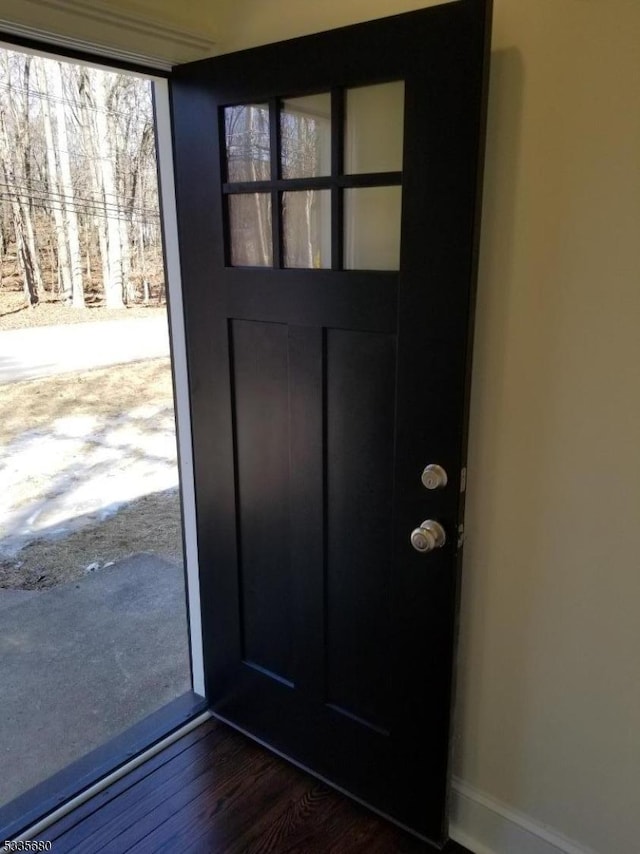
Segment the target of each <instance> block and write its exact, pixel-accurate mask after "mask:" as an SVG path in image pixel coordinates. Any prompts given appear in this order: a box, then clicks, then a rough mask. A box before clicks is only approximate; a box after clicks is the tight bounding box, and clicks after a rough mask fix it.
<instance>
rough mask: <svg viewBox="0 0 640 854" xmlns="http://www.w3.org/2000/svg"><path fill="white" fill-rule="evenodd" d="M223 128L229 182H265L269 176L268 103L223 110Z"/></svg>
mask: <svg viewBox="0 0 640 854" xmlns="http://www.w3.org/2000/svg"><path fill="white" fill-rule="evenodd" d="M224 127H225V139H226V153H227V180H228V181H232V182H233V181H268V180H269V178H270V177H271V165H270V164H271V161H270V148H269V106H268V104H241V105H239V106H235V107H226V108H225V111H224Z"/></svg>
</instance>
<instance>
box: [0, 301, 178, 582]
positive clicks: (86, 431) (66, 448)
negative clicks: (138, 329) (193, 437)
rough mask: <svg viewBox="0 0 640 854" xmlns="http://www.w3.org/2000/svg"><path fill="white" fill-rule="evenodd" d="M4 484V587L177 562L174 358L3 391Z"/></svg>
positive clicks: (0, 542) (0, 529)
mask: <svg viewBox="0 0 640 854" xmlns="http://www.w3.org/2000/svg"><path fill="white" fill-rule="evenodd" d="M38 311H39V309H35V310H34V311H33V312H31V311H29V313H33V314H35V313H37V312H38ZM65 311H66V312H69V311H71V310H70V309H65ZM89 311H90V310H89ZM120 316H121V315H120ZM55 322H57V323H59V322H60V321H59V320H56V321H55ZM0 479H1V480H2V483H3V490H2V493H1V494H0V588H13V589H23V590H39V589H44V588H48V587H53V586H56V585H57V584H60V583H63V582H66V581H71V580H74V579H78V578H82V577H84V576H85V575H86V574H87V573H90V572H99V571H100V569H101V568H103V567H105V566H109V565H110V564H111V563H113V562H115V561H116V560H118V559H120V558H123V557H126V556H127V555H130V554H135V553H138V552H151V553H154V554H158V555H161V556H162V557H166V558H169V559H170V560H173V561H177V562H180V561H181V560H182V540H181V536H182V535H181V519H180V502H179V493H178V473H177V461H176V445H175V424H174V409H173V391H172V382H171V371H170V364H169V360H168V359H154V360H148V361H144V362H136V363H132V364H129V365H118V366H115V367H111V368H103V369H99V370H94V371H87V372H84V373H77V374H67V375H64V376H56V377H47V378H43V379H37V380H30V381H28V382H18V383H12V384H8V385H4V386H2V388H1V389H0Z"/></svg>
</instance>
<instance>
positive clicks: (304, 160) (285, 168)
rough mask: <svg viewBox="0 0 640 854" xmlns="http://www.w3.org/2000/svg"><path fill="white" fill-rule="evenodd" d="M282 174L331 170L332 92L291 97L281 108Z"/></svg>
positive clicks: (293, 175) (312, 174) (300, 175)
mask: <svg viewBox="0 0 640 854" xmlns="http://www.w3.org/2000/svg"><path fill="white" fill-rule="evenodd" d="M280 135H281V146H282V177H283V178H313V177H316V176H318V175H329V174H330V173H331V94H330V93H329V92H323V93H321V94H319V95H308V96H306V97H304V98H290V99H289V100H286V101H284V102H283V105H282V109H281V112H280Z"/></svg>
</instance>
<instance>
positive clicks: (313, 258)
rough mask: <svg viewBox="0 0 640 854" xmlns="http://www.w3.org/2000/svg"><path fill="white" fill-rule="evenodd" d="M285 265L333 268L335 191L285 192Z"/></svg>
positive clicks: (283, 217)
mask: <svg viewBox="0 0 640 854" xmlns="http://www.w3.org/2000/svg"><path fill="white" fill-rule="evenodd" d="M282 220H283V226H284V263H285V267H305V268H311V269H313V268H315V269H318V268H328V267H331V191H330V190H302V191H300V192H295V193H283V194H282Z"/></svg>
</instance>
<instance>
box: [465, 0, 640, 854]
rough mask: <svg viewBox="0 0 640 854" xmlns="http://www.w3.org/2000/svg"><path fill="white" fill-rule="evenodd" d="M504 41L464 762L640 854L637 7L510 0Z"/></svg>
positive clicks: (597, 845)
mask: <svg viewBox="0 0 640 854" xmlns="http://www.w3.org/2000/svg"><path fill="white" fill-rule="evenodd" d="M493 44H494V52H493V70H492V75H491V87H492V88H491V99H490V111H489V129H488V150H487V170H486V179H485V193H486V196H485V205H484V221H483V237H482V253H481V263H480V282H479V297H478V314H477V333H476V350H475V365H474V374H473V401H472V411H471V437H470V456H469V480H468V483H469V487H468V497H469V504H468V512H467V546H466V554H465V564H464V576H465V577H464V588H463V606H462V619H461V624H462V644H461V650H460V662H459V686H460V694H459V709H458V727H457V732H458V740H457V749H456V763H455V765H456V773H457V775H458V776H459V777H460V778H461V779H462V780H464V781H466V782H467V783H469V784H471V785H472V786H474V787H476V788H477V789H478V790H480V791H481V792H484V793H488V794H489V795H490V796H492V797H493V798H496V799H498V801H501V802H503V803H504V804H506V805H508V806H511V807H514V808H515V809H516V810H518V811H519V812H520V813H524V814H525V815H527V816H529V817H532V818H534V819H535V820H536V821H537V822H538V823H540V824H542V825H547V826H550V827H551V828H555V829H556V830H558V831H560V832H561V833H562V834H564V835H565V836H567V837H569V838H572V839H573V840H575V841H576V842H577V843H578V844H579V845H580V846H583V847H585V848H586V847H589V848H592V849H594V850H595V851H598V852H600V854H630V852H632V851H638V850H640V839H639V831H640V820H639V818H638V815H639V811H638V810H639V807H640V735H639V733H640V679H639V678H638V673H639V671H640V667H639V657H640V618H639V611H640V552H639V548H638V530H639V528H640V525H639V515H640V449H639V441H638V440H639V434H640V431H639V428H638V425H639V424H640V330H639V323H640V241H639V237H638V235H639V227H640V4H638V3H637V2H634V0H588V2H585V0H563V2H561V3H558V2H557V0H496V8H495V24H494V39H493ZM495 850H504V851H509V852H511V851H513V854H518V852H517V851H516V850H515V849H512V848H504V849H499V848H497V847H496V849H495Z"/></svg>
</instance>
